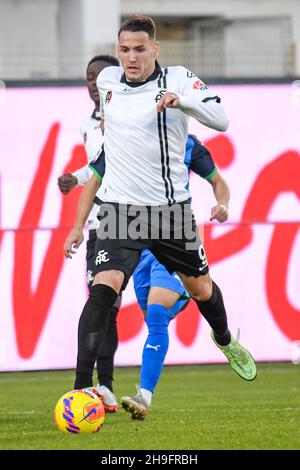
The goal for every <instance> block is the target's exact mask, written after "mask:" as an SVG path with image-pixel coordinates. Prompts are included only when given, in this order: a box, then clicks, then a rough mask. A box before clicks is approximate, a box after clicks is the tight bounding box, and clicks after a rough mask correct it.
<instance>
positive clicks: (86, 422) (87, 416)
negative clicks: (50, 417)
mask: <svg viewBox="0 0 300 470" xmlns="http://www.w3.org/2000/svg"><path fill="white" fill-rule="evenodd" d="M104 417H105V410H104V407H103V405H102V402H101V400H100V398H99V397H98V396H97V395H95V393H92V392H90V391H88V390H71V391H70V392H67V393H65V394H64V395H63V396H62V397H61V398H60V399H59V400H58V402H57V403H56V406H55V410H54V421H55V423H56V426H57V427H58V429H59V431H61V432H64V433H66V434H90V433H94V432H98V431H99V430H100V429H101V428H102V426H103V422H104Z"/></svg>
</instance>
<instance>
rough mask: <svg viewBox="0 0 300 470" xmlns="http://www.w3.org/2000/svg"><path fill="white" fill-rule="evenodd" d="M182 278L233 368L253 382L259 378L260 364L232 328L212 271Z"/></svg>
mask: <svg viewBox="0 0 300 470" xmlns="http://www.w3.org/2000/svg"><path fill="white" fill-rule="evenodd" d="M180 277H181V279H182V281H183V283H184V285H185V287H186V288H187V289H188V291H189V293H190V295H191V297H192V298H193V299H194V300H195V302H196V303H197V305H198V308H199V310H200V312H201V313H202V315H203V316H204V318H205V319H206V320H207V322H208V323H209V325H210V326H211V329H212V332H211V336H212V339H213V341H214V342H215V344H216V345H217V346H218V347H219V349H220V350H221V351H222V352H223V353H224V354H225V356H226V357H227V359H228V360H229V363H230V365H231V367H232V368H233V370H234V371H235V372H236V373H237V374H238V375H239V376H240V377H242V378H243V379H245V380H248V381H251V380H254V379H255V377H256V365H255V362H254V359H253V357H252V356H251V354H250V353H249V351H247V349H245V348H244V347H243V346H242V345H241V344H240V343H239V342H238V338H237V339H234V338H233V337H232V335H231V333H230V331H229V329H228V320H227V314H226V309H225V305H224V301H223V296H222V292H221V290H220V288H219V286H218V285H217V284H216V283H215V282H214V281H213V280H212V279H211V277H210V275H209V273H208V274H206V275H204V276H199V277H193V276H186V275H184V274H180Z"/></svg>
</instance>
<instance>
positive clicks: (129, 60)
mask: <svg viewBox="0 0 300 470" xmlns="http://www.w3.org/2000/svg"><path fill="white" fill-rule="evenodd" d="M158 52H159V44H158V42H157V41H156V40H154V39H151V38H149V35H148V34H147V33H146V32H144V31H137V32H134V33H133V32H131V31H122V33H121V34H120V37H119V43H118V54H119V58H120V61H121V63H122V67H123V69H124V72H125V75H126V78H127V80H129V81H132V82H141V81H143V80H146V79H147V78H148V77H150V75H151V74H152V73H153V72H154V69H155V60H156V59H157V57H158Z"/></svg>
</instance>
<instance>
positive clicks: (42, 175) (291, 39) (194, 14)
mask: <svg viewBox="0 0 300 470" xmlns="http://www.w3.org/2000/svg"><path fill="white" fill-rule="evenodd" d="M135 13H140V14H145V15H149V16H152V17H153V19H154V20H155V21H156V24H157V30H158V39H159V41H160V45H161V54H160V63H161V64H162V65H183V66H185V67H187V68H188V69H190V70H191V71H193V72H194V73H196V74H197V75H199V77H200V78H201V79H202V80H204V81H206V82H207V83H208V85H209V86H210V87H211V88H212V89H214V90H215V91H216V94H218V95H219V96H220V97H221V98H222V103H223V105H224V107H225V110H226V113H227V114H228V116H229V119H230V127H229V129H228V131H227V132H226V133H225V134H220V133H217V132H215V131H213V130H211V129H208V128H206V127H204V126H201V125H200V124H199V123H197V122H195V121H193V120H192V119H191V121H190V132H191V133H193V134H196V135H197V136H198V138H199V139H200V140H202V141H203V142H204V143H205V144H206V145H207V146H208V147H209V149H210V150H211V152H212V154H213V157H214V159H215V162H216V165H217V166H218V168H219V171H220V172H221V174H222V175H223V177H224V178H225V179H226V181H227V182H228V184H229V186H230V190H231V195H232V197H231V206H230V219H229V221H228V222H227V223H226V224H224V225H222V226H221V225H218V224H215V223H214V224H211V223H209V222H208V221H209V216H210V208H211V207H212V206H213V205H214V198H213V195H212V192H211V188H210V187H209V185H207V183H206V182H205V181H200V180H199V177H197V176H196V175H193V174H192V175H191V191H192V196H193V207H194V210H195V213H196V216H197V221H198V224H199V226H201V229H202V233H203V237H204V243H205V246H206V250H207V254H208V258H209V262H210V268H211V273H212V276H213V277H214V279H215V280H216V281H217V282H218V284H219V285H220V286H221V287H222V291H223V294H224V298H225V301H226V306H227V310H228V316H229V318H230V325H231V329H232V331H233V333H235V332H236V331H237V329H238V328H240V329H241V342H242V344H245V346H247V347H248V348H249V349H250V350H251V352H252V354H253V355H254V357H255V358H256V359H257V360H258V361H281V360H284V361H291V360H292V361H293V362H294V363H295V364H298V363H299V362H300V270H299V260H300V232H299V227H300V203H299V199H300V153H299V152H300V127H299V123H300V2H299V1H298V0H286V1H284V2H282V1H279V0H278V1H277V0H222V1H221V0H210V1H209V2H208V1H202V0H185V1H184V2H182V1H179V0H178V1H176V0H173V1H169V0H159V1H158V0H110V1H109V2H106V1H104V0H0V80H1V81H0V370H30V369H44V368H45V369H51V368H72V367H74V365H75V358H76V337H77V323H78V318H79V315H80V313H81V310H82V306H83V305H84V302H85V299H86V297H87V289H86V285H85V248H84V245H82V246H81V248H80V249H79V250H78V253H77V255H76V256H75V257H74V259H73V260H72V261H65V260H64V258H63V252H62V246H63V243H64V240H65V238H66V236H67V234H68V232H69V230H70V228H71V226H72V223H73V220H74V216H75V209H76V204H77V201H78V197H79V195H80V191H81V188H78V189H76V190H75V191H73V192H72V194H70V195H68V196H62V195H61V193H60V192H59V190H58V187H57V177H58V176H60V175H61V174H63V173H64V172H66V171H74V170H75V169H77V168H79V167H81V166H82V165H84V164H85V162H86V155H85V150H84V146H83V142H82V138H81V135H80V132H79V128H80V122H81V120H82V119H83V118H84V117H86V116H88V115H90V114H91V113H92V111H93V103H92V102H91V101H90V99H89V97H88V93H87V90H86V87H85V70H86V65H87V63H88V61H89V60H90V59H91V58H92V57H93V56H94V55H96V54H100V53H106V54H107V53H109V54H113V55H115V53H116V52H115V51H116V38H117V32H118V29H119V26H120V23H121V21H123V20H124V19H126V18H127V17H128V16H130V15H132V14H135ZM298 77H299V78H298ZM118 322H119V324H118V327H119V340H120V346H119V350H118V352H117V356H116V364H117V365H130V364H133V365H135V364H140V362H141V353H142V347H143V342H144V339H145V338H146V329H145V326H144V323H143V318H142V316H141V312H140V310H139V308H138V306H137V304H136V300H135V296H134V291H133V286H132V283H130V284H129V285H128V287H127V289H126V292H125V295H124V300H123V305H122V309H121V312H120V314H119V320H118ZM170 338H171V340H170V349H169V352H168V356H167V363H168V364H188V363H212V362H222V361H223V360H224V359H223V357H222V354H221V353H220V352H219V351H216V348H215V347H214V345H213V344H212V342H211V340H210V338H209V329H208V326H207V324H206V323H205V322H204V321H203V320H202V319H201V317H200V315H199V313H198V310H197V308H196V307H195V305H194V304H193V302H191V303H190V306H189V308H188V309H187V310H186V311H185V312H183V313H182V314H181V315H180V316H179V317H178V318H177V319H176V320H175V321H173V322H172V325H171V326H170Z"/></svg>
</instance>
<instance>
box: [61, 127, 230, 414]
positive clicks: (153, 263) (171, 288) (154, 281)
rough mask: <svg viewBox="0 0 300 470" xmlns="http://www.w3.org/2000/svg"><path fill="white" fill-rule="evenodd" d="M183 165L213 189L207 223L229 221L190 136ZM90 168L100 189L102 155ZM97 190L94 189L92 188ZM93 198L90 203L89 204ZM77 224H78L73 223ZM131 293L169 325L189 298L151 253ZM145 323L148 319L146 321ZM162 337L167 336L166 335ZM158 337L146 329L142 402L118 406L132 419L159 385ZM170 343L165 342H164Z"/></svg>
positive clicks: (218, 181)
mask: <svg viewBox="0 0 300 470" xmlns="http://www.w3.org/2000/svg"><path fill="white" fill-rule="evenodd" d="M185 164H186V166H187V168H188V170H189V171H190V170H192V171H193V172H194V173H196V174H198V175H199V176H201V177H202V178H204V179H206V180H207V181H208V182H209V183H210V184H211V185H212V188H213V191H214V195H215V198H216V201H217V205H216V206H214V207H213V208H212V209H211V218H210V220H214V219H216V220H218V221H219V222H225V221H226V220H227V218H228V205H229V199H230V193H229V188H228V186H227V184H226V182H225V181H224V179H223V178H222V176H221V175H220V173H219V172H218V171H217V169H216V167H215V164H214V161H213V159H212V157H211V154H210V152H209V151H208V149H206V148H205V147H204V146H203V145H202V144H201V143H200V142H199V141H198V139H197V138H196V137H194V136H192V135H189V137H188V140H187V143H186V154H185ZM90 168H91V169H92V170H93V171H94V173H95V176H96V177H97V178H98V180H99V182H98V186H99V187H100V185H101V181H102V178H103V176H104V170H105V165H104V154H102V156H101V157H100V158H99V159H98V160H97V161H96V162H91V164H90ZM95 189H96V188H95ZM92 196H93V195H92V194H91V195H90V201H92ZM76 222H77V223H78V222H80V221H79V220H77V221H76ZM74 235H75V237H74V238H73V237H72V232H71V234H70V235H69V237H68V238H69V240H68V242H69V245H70V247H71V246H72V243H73V241H74V240H75V241H77V237H78V233H77V231H75V234H74ZM133 281H134V289H135V294H136V298H137V301H138V303H139V306H140V308H141V310H142V312H143V314H144V316H145V319H146V318H147V317H146V314H147V305H148V304H150V305H151V304H156V305H160V306H161V307H162V308H165V309H166V310H168V317H169V321H170V320H172V319H173V318H174V317H175V316H176V315H177V314H178V313H179V312H180V311H182V310H183V309H184V308H185V307H186V306H187V303H188V302H189V299H190V297H189V295H188V293H187V292H186V290H185V289H184V287H183V285H182V282H181V281H180V278H179V277H178V275H177V274H176V273H173V275H170V274H169V272H168V271H167V270H166V268H165V267H164V266H163V265H162V264H161V263H159V262H158V261H157V259H156V258H155V257H154V256H153V254H152V253H151V251H150V250H147V249H146V250H143V251H142V255H141V258H140V261H139V264H138V266H137V267H136V269H135V271H134V273H133ZM146 323H147V319H146ZM162 334H164V335H166V334H167V335H168V330H167V331H162ZM158 337H159V333H158V332H157V331H156V334H155V335H153V330H152V331H151V330H150V329H149V335H148V337H147V339H146V342H145V344H144V349H143V357H142V367H141V373H140V385H139V388H140V390H141V393H140V394H141V395H142V397H143V398H142V399H141V398H140V396H139V395H140V394H139V393H138V395H137V397H123V398H122V399H121V403H122V406H123V408H125V410H126V411H129V412H130V413H131V415H132V417H133V418H134V419H144V418H145V417H146V415H147V413H148V408H149V406H150V405H151V402H152V395H153V392H154V389H155V387H156V385H157V383H158V381H159V378H160V375H161V372H162V368H163V363H164V360H165V356H166V354H167V348H166V349H164V350H163V351H161V350H160V345H159V344H153V343H154V342H155V340H156V341H157V340H158ZM168 341H169V339H168V338H167V342H168Z"/></svg>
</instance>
